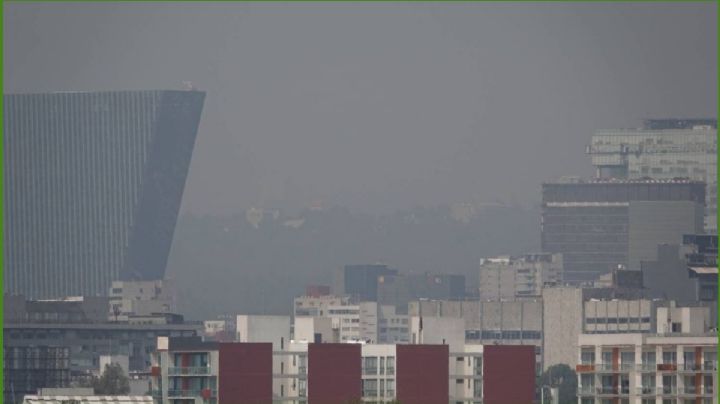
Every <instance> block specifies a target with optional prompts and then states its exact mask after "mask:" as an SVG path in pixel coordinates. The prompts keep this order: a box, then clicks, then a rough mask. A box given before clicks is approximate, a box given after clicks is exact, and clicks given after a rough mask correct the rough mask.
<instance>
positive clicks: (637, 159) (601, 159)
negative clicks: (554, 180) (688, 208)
mask: <svg viewBox="0 0 720 404" xmlns="http://www.w3.org/2000/svg"><path fill="white" fill-rule="evenodd" d="M587 153H588V154H590V155H591V156H592V164H593V165H594V166H595V168H596V176H597V177H599V178H627V179H636V178H644V177H652V178H655V179H672V178H677V177H687V178H691V179H694V180H698V181H703V182H705V183H707V193H706V196H707V203H706V211H705V213H706V215H705V229H706V231H708V232H710V233H717V120H715V119H649V120H646V121H645V122H644V125H643V127H642V128H640V129H610V130H598V131H596V132H595V134H594V135H593V137H592V141H591V144H590V145H589V146H587Z"/></svg>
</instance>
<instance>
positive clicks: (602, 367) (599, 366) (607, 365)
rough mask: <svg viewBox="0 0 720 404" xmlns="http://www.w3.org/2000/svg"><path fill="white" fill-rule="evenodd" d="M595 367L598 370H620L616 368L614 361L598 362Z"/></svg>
mask: <svg viewBox="0 0 720 404" xmlns="http://www.w3.org/2000/svg"><path fill="white" fill-rule="evenodd" d="M595 369H596V370H597V371H598V372H619V370H618V369H614V366H613V364H612V363H598V364H597V365H595Z"/></svg>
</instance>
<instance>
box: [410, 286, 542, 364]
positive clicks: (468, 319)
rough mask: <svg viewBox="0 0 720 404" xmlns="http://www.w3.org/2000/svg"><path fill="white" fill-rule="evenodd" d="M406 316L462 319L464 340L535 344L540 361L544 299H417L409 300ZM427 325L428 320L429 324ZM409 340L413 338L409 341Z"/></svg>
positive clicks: (484, 342) (481, 342)
mask: <svg viewBox="0 0 720 404" xmlns="http://www.w3.org/2000/svg"><path fill="white" fill-rule="evenodd" d="M408 315H409V316H410V317H411V318H413V317H417V318H420V317H421V318H422V319H423V322H424V323H428V319H434V318H446V319H448V318H449V319H462V320H463V322H464V331H465V343H468V344H486V345H493V344H499V345H534V346H535V347H536V352H537V360H538V363H540V362H541V360H542V356H541V347H542V339H543V302H542V300H541V299H524V300H513V301H478V300H465V301H448V300H418V301H414V302H410V305H409V307H408ZM428 324H429V323H428ZM411 341H412V340H411Z"/></svg>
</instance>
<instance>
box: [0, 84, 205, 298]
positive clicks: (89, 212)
mask: <svg viewBox="0 0 720 404" xmlns="http://www.w3.org/2000/svg"><path fill="white" fill-rule="evenodd" d="M3 98H4V110H3V113H4V117H5V119H4V128H3V129H4V134H5V136H4V143H3V145H4V184H5V193H4V207H5V210H4V214H5V216H4V217H5V219H4V224H5V226H4V234H5V238H4V242H5V243H4V245H5V250H4V252H5V254H4V257H3V258H4V266H3V268H4V281H5V282H4V284H5V291H8V292H10V293H14V294H24V295H26V296H28V297H30V298H54V297H62V296H72V295H86V296H91V295H106V294H107V291H108V288H109V287H110V283H111V282H112V281H113V280H118V279H119V280H131V279H162V278H163V275H164V271H165V266H166V261H167V256H168V253H169V250H170V244H171V242H172V237H173V232H174V229H175V222H176V219H177V214H178V210H179V207H180V201H181V198H182V194H183V189H184V187H185V178H186V174H187V170H188V166H189V164H190V157H191V155H192V151H193V146H194V144H195V136H196V133H197V128H198V124H199V121H200V114H201V111H202V107H203V101H204V98H205V93H203V92H197V91H107V92H65V93H48V94H11V95H5V96H4V97H3Z"/></svg>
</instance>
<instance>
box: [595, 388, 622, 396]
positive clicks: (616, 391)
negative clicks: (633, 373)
mask: <svg viewBox="0 0 720 404" xmlns="http://www.w3.org/2000/svg"><path fill="white" fill-rule="evenodd" d="M596 391H597V394H606V395H607V394H610V395H617V394H619V391H620V389H619V388H617V387H615V386H601V387H598V388H597V389H596Z"/></svg>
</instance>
